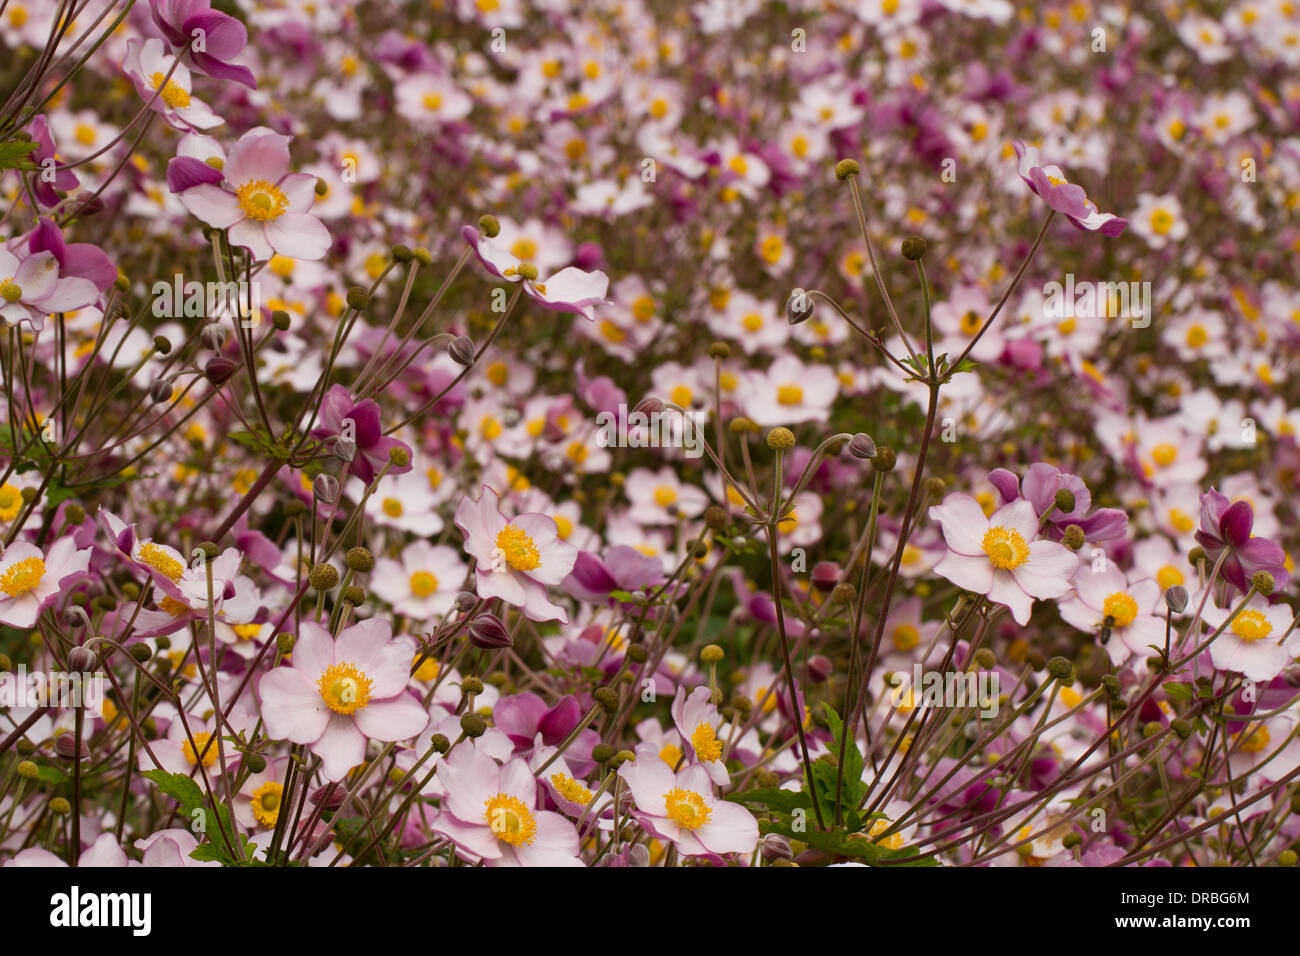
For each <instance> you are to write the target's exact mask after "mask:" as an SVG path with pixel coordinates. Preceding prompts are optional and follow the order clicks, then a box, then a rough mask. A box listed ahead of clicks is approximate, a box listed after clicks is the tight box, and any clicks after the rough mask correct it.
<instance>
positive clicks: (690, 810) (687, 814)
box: [664, 787, 713, 830]
mask: <svg viewBox="0 0 1300 956" xmlns="http://www.w3.org/2000/svg"><path fill="white" fill-rule="evenodd" d="M664 804H665V806H666V807H667V808H668V814H667V816H668V819H669V820H672V821H673V823H675V824H677V825H678V826H679V827H681V828H682V829H683V830H698V829H699V828H700V827H702V826H705V825H706V824H707V823H708V822H709V820H710V819H711V818H712V817H713V810H712V809H711V808H710V807H709V806H707V805H706V804H705V802H704V798H703V797H702V796H700V795H699V794H698V793H696V792H695V791H694V790H683V789H682V788H681V787H673V788H672V789H671V790H669V791H668V792H667V793H665V794H664Z"/></svg>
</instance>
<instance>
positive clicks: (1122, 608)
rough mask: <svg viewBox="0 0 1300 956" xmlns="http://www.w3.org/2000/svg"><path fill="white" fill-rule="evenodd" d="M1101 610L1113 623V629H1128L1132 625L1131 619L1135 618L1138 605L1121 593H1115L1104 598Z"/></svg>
mask: <svg viewBox="0 0 1300 956" xmlns="http://www.w3.org/2000/svg"><path fill="white" fill-rule="evenodd" d="M1101 610H1102V613H1103V614H1105V615H1106V617H1108V618H1112V619H1113V620H1114V621H1115V625H1114V626H1115V627H1128V626H1129V625H1130V624H1132V623H1133V619H1134V618H1136V617H1137V613H1138V605H1137V601H1135V600H1133V598H1131V597H1129V596H1128V595H1127V594H1125V593H1124V592H1123V591H1116V592H1115V593H1114V594H1112V595H1111V596H1110V597H1108V598H1106V601H1105V603H1103V604H1102V606H1101Z"/></svg>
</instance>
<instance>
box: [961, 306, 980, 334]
mask: <svg viewBox="0 0 1300 956" xmlns="http://www.w3.org/2000/svg"><path fill="white" fill-rule="evenodd" d="M981 325H983V323H982V322H981V321H980V317H979V313H977V312H973V311H972V312H967V313H966V314H965V315H963V316H962V317H961V331H962V334H963V335H974V334H975V333H976V332H978V331H979V330H980V326H981Z"/></svg>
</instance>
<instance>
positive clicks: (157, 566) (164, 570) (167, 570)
mask: <svg viewBox="0 0 1300 956" xmlns="http://www.w3.org/2000/svg"><path fill="white" fill-rule="evenodd" d="M135 559H136V560H137V561H139V562H140V563H141V564H147V565H148V566H149V567H151V568H153V569H154V570H155V571H157V572H158V573H159V574H161V575H162V576H163V577H165V578H168V579H169V580H171V581H179V580H180V579H181V575H182V574H184V573H185V565H183V564H181V562H180V561H179V560H177V559H176V558H173V557H172V556H171V555H170V554H168V553H167V552H166V551H164V550H163V549H162V548H160V547H158V546H157V545H156V544H154V543H152V542H145V543H144V544H142V545H140V550H139V551H138V552H137V553H136V556H135Z"/></svg>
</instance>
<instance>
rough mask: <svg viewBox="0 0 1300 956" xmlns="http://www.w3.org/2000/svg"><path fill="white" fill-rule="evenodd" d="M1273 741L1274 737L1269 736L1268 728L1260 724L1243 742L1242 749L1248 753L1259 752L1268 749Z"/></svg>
mask: <svg viewBox="0 0 1300 956" xmlns="http://www.w3.org/2000/svg"><path fill="white" fill-rule="evenodd" d="M1271 742H1272V737H1270V736H1269V733H1268V728H1267V727H1265V726H1264V725H1263V724H1260V725H1259V726H1258V727H1256V728H1255V729H1254V730H1252V731H1251V732H1250V736H1248V737H1247V738H1246V739H1245V740H1243V741H1242V742H1241V749H1242V750H1244V751H1245V752H1246V753H1248V754H1257V753H1259V752H1260V751H1262V750H1266V749H1267V748H1268V745H1269V743H1271Z"/></svg>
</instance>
